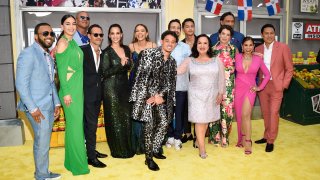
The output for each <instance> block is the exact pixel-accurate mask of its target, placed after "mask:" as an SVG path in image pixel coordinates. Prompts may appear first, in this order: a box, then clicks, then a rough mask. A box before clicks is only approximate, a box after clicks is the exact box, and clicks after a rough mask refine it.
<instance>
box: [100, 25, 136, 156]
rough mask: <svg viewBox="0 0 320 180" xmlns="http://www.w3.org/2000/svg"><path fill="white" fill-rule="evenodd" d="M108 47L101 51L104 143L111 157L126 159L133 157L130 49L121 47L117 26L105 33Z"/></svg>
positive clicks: (121, 35) (121, 37) (121, 38)
mask: <svg viewBox="0 0 320 180" xmlns="http://www.w3.org/2000/svg"><path fill="white" fill-rule="evenodd" d="M108 40H109V46H108V47H107V48H106V49H105V50H103V53H104V56H103V65H102V70H103V77H104V80H103V87H104V89H103V108H104V121H105V128H106V135H107V139H108V140H107V142H108V145H109V148H110V152H111V156H112V157H114V158H130V157H132V156H133V155H134V151H133V149H132V143H131V130H132V129H131V128H132V124H131V123H132V122H131V118H130V112H131V105H130V103H129V83H128V71H129V70H130V67H131V62H130V58H129V57H130V49H129V47H128V46H125V45H123V43H122V42H123V32H122V28H121V26H120V25H119V24H113V25H111V26H110V27H109V31H108Z"/></svg>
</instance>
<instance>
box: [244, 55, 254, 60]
mask: <svg viewBox="0 0 320 180" xmlns="http://www.w3.org/2000/svg"><path fill="white" fill-rule="evenodd" d="M243 56H244V60H246V61H250V60H251V57H252V56H251V55H248V56H246V55H243Z"/></svg>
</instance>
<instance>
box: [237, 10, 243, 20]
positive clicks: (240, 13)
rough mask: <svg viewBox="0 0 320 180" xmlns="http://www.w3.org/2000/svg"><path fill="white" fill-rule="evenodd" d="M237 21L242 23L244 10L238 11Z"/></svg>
mask: <svg viewBox="0 0 320 180" xmlns="http://www.w3.org/2000/svg"><path fill="white" fill-rule="evenodd" d="M238 20H239V21H244V10H238Z"/></svg>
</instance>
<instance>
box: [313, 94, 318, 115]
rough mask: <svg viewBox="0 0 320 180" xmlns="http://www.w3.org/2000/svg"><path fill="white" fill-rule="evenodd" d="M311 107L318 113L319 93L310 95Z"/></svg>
mask: <svg viewBox="0 0 320 180" xmlns="http://www.w3.org/2000/svg"><path fill="white" fill-rule="evenodd" d="M311 101H312V109H313V111H314V112H316V113H320V94H317V95H315V96H312V97H311Z"/></svg>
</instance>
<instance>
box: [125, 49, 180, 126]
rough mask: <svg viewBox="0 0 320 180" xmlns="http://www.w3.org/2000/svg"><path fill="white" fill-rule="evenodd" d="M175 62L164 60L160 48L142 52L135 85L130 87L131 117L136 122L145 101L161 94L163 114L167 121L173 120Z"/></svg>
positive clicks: (170, 58) (169, 59) (171, 59)
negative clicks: (164, 110) (163, 106)
mask: <svg viewBox="0 0 320 180" xmlns="http://www.w3.org/2000/svg"><path fill="white" fill-rule="evenodd" d="M176 67H177V65H176V62H175V60H174V59H173V58H172V57H171V56H170V57H169V58H168V59H167V61H165V60H164V58H163V54H162V51H161V47H159V48H151V49H146V50H144V51H143V52H142V56H141V59H139V66H138V70H137V74H136V79H135V83H134V85H133V87H132V91H131V96H130V99H129V101H130V102H133V110H132V116H133V118H134V119H136V120H140V121H149V120H148V119H145V118H143V119H141V116H142V114H143V112H146V111H144V110H145V108H146V107H147V106H146V105H147V104H146V101H147V99H148V98H149V97H151V96H154V95H155V94H157V93H158V94H162V95H163V98H164V100H165V102H164V105H165V109H166V112H160V113H165V115H166V117H167V119H168V120H171V119H172V118H173V106H174V104H175V89H176V74H177V72H176ZM145 116H148V115H144V116H143V117H145Z"/></svg>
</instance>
